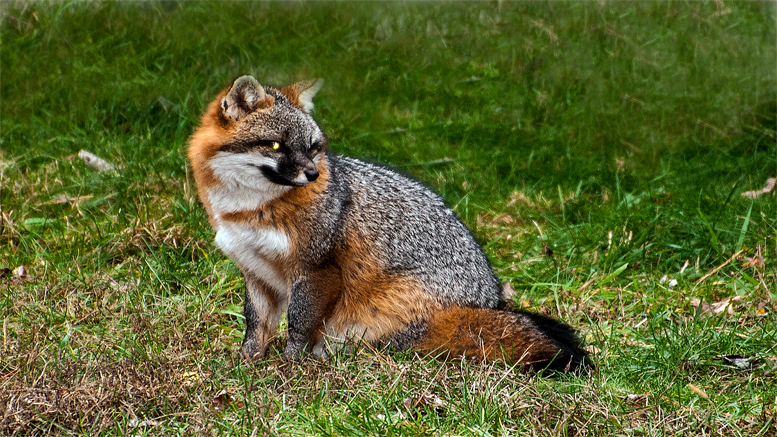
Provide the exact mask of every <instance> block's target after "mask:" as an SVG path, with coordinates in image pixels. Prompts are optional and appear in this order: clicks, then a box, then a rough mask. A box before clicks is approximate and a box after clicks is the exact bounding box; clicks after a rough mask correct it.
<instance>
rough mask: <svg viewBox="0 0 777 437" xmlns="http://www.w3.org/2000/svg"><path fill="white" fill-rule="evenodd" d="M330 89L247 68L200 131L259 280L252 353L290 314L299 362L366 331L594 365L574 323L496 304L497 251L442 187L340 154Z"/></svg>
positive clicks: (221, 225)
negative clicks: (326, 112) (333, 148)
mask: <svg viewBox="0 0 777 437" xmlns="http://www.w3.org/2000/svg"><path fill="white" fill-rule="evenodd" d="M321 85H322V81H321V80H311V81H303V82H298V83H295V84H293V85H290V86H287V87H283V88H270V87H263V86H262V85H260V84H259V82H258V81H257V80H256V79H255V78H253V77H251V76H242V77H240V78H238V79H237V80H235V82H234V83H233V84H232V86H230V87H228V88H227V89H225V90H224V91H222V92H221V93H220V94H219V95H218V97H217V98H216V99H215V100H214V101H213V102H212V103H210V105H209V106H208V109H207V111H206V113H205V115H204V116H203V117H202V121H201V125H200V127H199V128H198V129H197V130H196V132H195V133H194V134H193V135H192V137H191V140H190V144H189V150H188V152H189V159H190V161H191V166H192V170H193V173H194V178H195V180H196V183H197V190H198V194H199V197H200V199H201V200H202V203H203V204H204V205H205V208H206V210H207V213H208V218H209V221H210V223H211V225H212V226H213V228H214V230H215V231H216V244H217V245H218V246H219V248H221V249H222V250H223V251H224V252H225V253H226V254H227V255H229V256H230V257H231V258H232V259H233V260H234V261H235V263H237V265H238V267H239V268H240V271H241V272H242V274H243V277H244V279H245V285H246V298H245V308H244V312H245V322H246V334H245V339H244V341H243V345H242V350H241V355H242V356H243V358H244V359H247V360H256V359H259V358H262V357H264V356H265V353H266V350H267V348H268V345H269V343H270V342H271V340H272V339H273V338H274V337H275V335H276V332H277V329H278V324H279V321H280V318H281V314H282V313H283V311H286V312H287V319H288V342H287V345H286V348H285V351H284V358H286V359H298V358H299V357H301V356H302V355H304V354H306V353H311V354H313V355H314V356H317V357H326V356H327V354H328V353H329V351H330V349H329V348H337V347H338V346H339V345H342V344H343V343H344V342H346V341H349V340H356V341H360V342H366V343H368V344H371V345H376V346H389V347H393V348H396V349H406V348H414V349H416V350H418V351H420V352H423V353H439V354H441V355H442V354H444V355H445V356H448V357H466V358H468V359H475V360H484V359H491V360H493V359H505V360H508V361H510V362H515V363H521V364H523V365H525V366H526V367H527V368H528V367H531V368H534V369H543V368H552V369H556V370H569V369H574V370H576V369H579V368H583V367H588V366H590V362H589V360H588V358H587V354H586V352H585V351H584V350H583V348H582V347H581V344H580V341H579V340H578V338H577V336H576V335H575V332H574V330H573V329H572V328H570V327H569V326H567V325H565V324H563V323H561V322H558V321H556V320H554V319H552V318H549V317H546V316H543V315H539V314H532V313H525V312H510V311H504V310H498V309H496V308H498V307H499V306H500V304H501V301H502V287H501V284H500V283H499V280H498V278H497V277H496V275H495V274H494V272H493V270H492V269H491V265H490V263H489V261H488V258H487V257H486V255H485V254H484V253H483V251H482V249H481V248H480V246H479V245H478V243H477V242H476V241H475V238H474V237H473V236H472V234H471V233H470V231H469V230H468V229H467V227H466V226H465V225H464V224H463V223H462V222H461V221H460V220H459V218H458V217H457V215H456V214H455V213H454V212H453V211H452V210H451V209H449V208H448V207H446V206H445V203H444V202H443V200H442V199H441V198H440V197H439V196H438V195H436V194H434V193H432V191H430V190H429V189H427V188H426V187H424V186H423V185H422V184H421V183H419V182H416V181H413V180H411V179H409V178H407V177H405V176H402V175H400V174H398V173H396V172H395V171H392V170H390V169H387V168H385V167H382V166H378V165H374V164H370V163H367V162H364V161H360V160H358V159H353V158H348V157H343V156H339V155H336V154H334V153H331V152H329V151H328V150H327V140H326V137H325V136H324V134H323V133H322V132H321V129H319V127H318V125H317V124H316V122H315V121H313V118H312V117H311V115H310V114H311V111H312V109H313V103H312V99H313V96H314V95H315V94H316V93H317V92H318V90H319V89H320V88H321Z"/></svg>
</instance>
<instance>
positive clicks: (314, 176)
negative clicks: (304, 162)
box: [303, 169, 318, 182]
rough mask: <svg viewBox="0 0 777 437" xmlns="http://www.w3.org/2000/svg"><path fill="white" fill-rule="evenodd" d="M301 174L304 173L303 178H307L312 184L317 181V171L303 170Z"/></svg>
mask: <svg viewBox="0 0 777 437" xmlns="http://www.w3.org/2000/svg"><path fill="white" fill-rule="evenodd" d="M303 173H305V177H306V178H308V180H309V181H310V182H313V181H315V180H316V179H318V170H316V169H313V170H305V171H304V172H303Z"/></svg>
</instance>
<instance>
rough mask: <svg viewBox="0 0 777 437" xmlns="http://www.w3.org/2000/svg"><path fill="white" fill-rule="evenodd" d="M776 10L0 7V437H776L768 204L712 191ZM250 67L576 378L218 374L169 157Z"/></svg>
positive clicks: (725, 180)
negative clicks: (462, 255)
mask: <svg viewBox="0 0 777 437" xmlns="http://www.w3.org/2000/svg"><path fill="white" fill-rule="evenodd" d="M776 13H777V10H776V9H775V6H774V3H766V2H765V3H759V2H715V3H712V2H710V3H707V2H582V3H566V2H549V3H540V2H531V3H523V2H520V3H513V2H498V3H444V4H432V3H392V4H382V3H338V4H331V3H312V4H301V3H243V2H240V3H177V2H166V1H163V2H153V3H135V2H129V3H113V2H111V3H102V2H75V3H70V2H67V3H59V2H55V3H36V2H14V3H2V4H0V17H2V18H1V20H2V21H1V22H0V40H1V41H2V47H3V48H2V50H0V68H1V70H0V73H1V76H0V79H1V80H0V97H1V101H0V103H1V104H2V107H1V108H0V116H1V118H0V269H2V270H0V272H2V273H0V276H1V277H0V321H2V344H1V345H0V347H2V349H1V352H0V411H2V413H1V414H0V434H4V435H43V434H50V433H51V434H60V435H125V434H126V435H192V434H206V435H286V434H317V435H502V434H505V435H506V434H511V435H515V434H518V435H680V434H682V435H727V436H729V435H734V436H736V435H741V436H744V435H758V436H775V435H777V405H776V404H777V389H776V388H775V386H777V384H775V379H774V378H775V372H777V364H776V363H777V351H776V350H775V346H774V345H775V344H776V343H777V338H776V337H777V317H775V316H776V315H777V288H775V283H777V242H776V238H777V237H776V236H777V202H775V200H774V195H766V196H762V197H760V198H757V199H754V200H751V199H746V198H743V197H742V196H741V195H740V194H741V193H742V192H743V191H747V190H755V189H760V188H761V187H762V186H763V184H764V182H765V181H766V179H767V178H769V177H774V176H776V175H777V137H776V136H775V135H777V132H776V131H777V72H776V70H775V69H774V65H775V61H777V49H775V44H774V42H775V37H777V32H775V30H776V29H777V23H776V20H775V17H776ZM246 73H251V74H254V75H256V76H257V77H258V78H259V80H260V81H261V82H262V83H266V84H281V85H282V84H286V83H288V82H291V81H293V80H296V79H302V78H305V77H324V78H325V79H326V80H327V82H326V84H325V86H324V89H323V90H322V91H321V93H320V94H319V96H318V97H317V100H316V104H317V106H316V112H315V117H316V119H317V120H318V121H319V124H320V125H321V127H322V129H323V130H324V131H325V132H326V133H327V134H328V137H329V141H330V145H331V147H332V149H333V150H334V151H336V152H338V153H342V154H346V155H351V156H358V157H363V158H366V159H369V160H374V161H379V162H383V163H388V164H390V165H393V166H395V167H397V168H398V169H400V170H402V171H404V172H406V173H409V174H410V175H412V176H414V177H416V178H419V179H421V180H423V181H425V182H426V183H427V184H429V185H430V186H432V187H434V189H436V190H437V191H438V192H439V193H441V194H442V195H443V196H444V197H445V198H446V200H447V201H448V202H449V204H450V205H451V206H453V207H454V208H455V209H456V211H457V212H458V213H459V214H460V215H461V216H462V218H463V219H464V220H465V222H466V223H467V224H468V225H469V226H470V227H471V228H473V230H474V232H475V233H476V235H477V237H478V238H479V239H480V241H481V242H482V243H483V244H484V246H485V247H486V250H487V252H488V253H489V255H490V257H491V259H492V262H493V265H494V267H495V269H496V271H497V273H498V274H499V275H500V276H501V277H502V278H503V280H504V281H505V282H509V284H510V288H511V289H512V290H514V300H515V304H516V305H517V306H521V307H525V308H529V309H531V310H534V311H539V312H543V313H546V314H550V315H553V316H556V317H560V318H562V319H563V320H565V321H567V322H569V323H570V324H572V325H573V326H575V327H577V328H578V329H579V330H580V332H581V334H582V335H583V336H584V337H585V338H586V340H587V343H588V345H589V348H590V349H591V350H592V356H593V359H594V360H595V362H596V364H597V366H598V370H597V371H596V372H594V373H592V374H591V375H587V376H582V377H573V376H562V377H558V378H553V379H545V378H537V377H533V376H527V375H522V374H519V373H516V371H515V369H512V368H509V367H508V366H506V365H504V364H502V363H493V364H489V365H485V366H484V365H475V364H468V363H461V362H448V363H441V362H437V361H436V360H434V359H431V358H422V357H416V356H414V355H412V354H406V355H386V354H385V353H383V352H380V351H360V352H354V353H353V354H352V355H347V356H339V357H335V358H333V359H332V360H330V361H327V362H322V363H318V362H306V363H303V364H294V365H292V364H289V363H284V362H283V361H282V360H281V359H280V356H279V354H278V353H273V354H270V357H269V358H268V359H267V360H266V361H264V362H261V363H259V364H258V365H257V366H255V367H247V366H241V365H239V363H238V362H237V349H238V347H239V344H240V341H241V339H242V334H243V329H244V323H243V320H242V316H241V308H242V287H243V286H242V281H241V279H240V277H239V274H238V271H237V268H236V267H235V266H234V264H233V263H232V262H231V261H229V260H228V259H227V258H226V257H225V256H224V255H223V254H221V253H220V252H219V251H218V250H217V249H216V248H215V246H214V244H213V242H212V240H213V233H212V231H211V230H210V228H209V227H208V225H207V220H206V217H205V215H204V211H203V210H202V208H201V206H200V204H199V202H198V200H197V199H196V196H195V192H194V186H193V180H192V178H191V175H190V174H189V172H188V169H187V165H186V161H185V154H184V149H185V145H186V141H187V138H188V136H189V134H190V133H191V132H192V130H193V128H194V126H195V125H196V123H197V119H198V117H199V115H200V114H201V113H202V111H203V109H204V107H205V105H206V104H207V103H208V102H209V101H210V99H212V98H213V96H214V95H215V94H216V93H217V92H218V91H219V90H220V89H222V88H223V87H225V86H226V85H227V84H229V82H230V81H231V80H233V79H234V78H235V77H237V76H239V75H241V74H246ZM81 149H85V150H89V151H91V152H93V153H96V154H97V155H99V156H101V157H103V158H105V159H107V160H108V161H110V162H112V163H114V164H116V165H117V166H118V170H117V171H115V172H105V173H95V172H92V171H90V170H89V169H88V168H86V166H85V165H84V163H83V162H82V161H81V160H80V159H79V158H77V157H74V156H73V155H75V154H77V153H78V151H79V150H81ZM20 266H24V267H25V269H26V274H24V275H19V274H17V273H18V271H17V273H14V272H13V271H14V269H17V268H18V267H20ZM720 266H722V267H720ZM719 267H720V268H719ZM710 273H711V274H710ZM727 304H728V305H727ZM283 342H284V339H283V338H281V339H278V340H277V343H276V344H275V350H282V347H283ZM735 356H741V357H743V358H744V359H745V361H746V363H745V364H743V367H742V368H739V367H737V366H736V365H735V364H732V363H733V362H734V358H735ZM727 358H728V360H727Z"/></svg>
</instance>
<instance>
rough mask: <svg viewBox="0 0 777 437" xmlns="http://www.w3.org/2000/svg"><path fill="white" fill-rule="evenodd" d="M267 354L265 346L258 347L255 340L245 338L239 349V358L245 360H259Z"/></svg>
mask: <svg viewBox="0 0 777 437" xmlns="http://www.w3.org/2000/svg"><path fill="white" fill-rule="evenodd" d="M266 354H267V348H266V347H260V346H259V344H258V343H257V342H256V341H255V340H247V341H244V342H243V347H242V348H241V349H240V358H241V360H243V361H246V362H249V363H251V362H254V361H259V360H261V359H262V358H264V357H265V355H266Z"/></svg>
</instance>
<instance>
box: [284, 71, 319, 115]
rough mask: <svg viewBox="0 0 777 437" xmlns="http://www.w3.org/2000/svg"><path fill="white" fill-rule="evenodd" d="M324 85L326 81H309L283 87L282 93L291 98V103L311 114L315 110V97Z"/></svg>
mask: <svg viewBox="0 0 777 437" xmlns="http://www.w3.org/2000/svg"><path fill="white" fill-rule="evenodd" d="M322 85H324V79H308V80H303V81H301V82H297V83H295V84H293V85H289V86H287V87H283V88H281V89H280V91H281V92H282V93H283V94H284V95H285V96H286V97H288V98H289V101H290V102H291V103H293V104H294V105H297V106H299V107H300V108H302V110H303V111H305V112H308V113H309V112H310V111H312V110H313V96H315V95H316V93H318V90H320V89H321V86H322Z"/></svg>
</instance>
